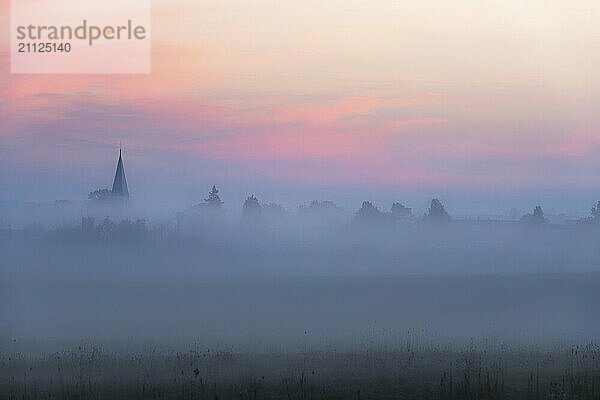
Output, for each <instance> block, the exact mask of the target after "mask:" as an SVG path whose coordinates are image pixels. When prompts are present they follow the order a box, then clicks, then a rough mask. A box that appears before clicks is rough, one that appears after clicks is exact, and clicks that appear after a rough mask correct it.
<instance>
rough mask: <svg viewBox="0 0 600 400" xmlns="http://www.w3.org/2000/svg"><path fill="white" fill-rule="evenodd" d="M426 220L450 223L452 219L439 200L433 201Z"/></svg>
mask: <svg viewBox="0 0 600 400" xmlns="http://www.w3.org/2000/svg"><path fill="white" fill-rule="evenodd" d="M425 219H426V220H429V221H434V222H443V221H450V220H451V219H452V218H451V217H450V215H449V214H448V213H447V212H446V209H445V208H444V205H443V204H442V202H441V201H439V200H438V199H432V200H431V204H430V205H429V210H428V213H427V215H426V216H425Z"/></svg>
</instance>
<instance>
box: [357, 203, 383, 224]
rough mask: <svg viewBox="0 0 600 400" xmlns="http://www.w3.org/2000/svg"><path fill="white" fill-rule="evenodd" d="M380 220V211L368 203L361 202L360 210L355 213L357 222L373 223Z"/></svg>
mask: <svg viewBox="0 0 600 400" xmlns="http://www.w3.org/2000/svg"><path fill="white" fill-rule="evenodd" d="M379 219H381V211H379V209H378V208H377V207H375V206H374V205H373V203H371V202H370V201H363V203H362V206H361V207H360V210H358V211H357V212H356V221H357V222H374V221H377V220H379Z"/></svg>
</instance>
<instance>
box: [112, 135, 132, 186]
mask: <svg viewBox="0 0 600 400" xmlns="http://www.w3.org/2000/svg"><path fill="white" fill-rule="evenodd" d="M112 195H113V196H119V197H129V190H128V189H127V179H125V168H124V167H123V157H122V155H121V146H119V162H118V163H117V171H116V172H115V180H114V181H113V186H112Z"/></svg>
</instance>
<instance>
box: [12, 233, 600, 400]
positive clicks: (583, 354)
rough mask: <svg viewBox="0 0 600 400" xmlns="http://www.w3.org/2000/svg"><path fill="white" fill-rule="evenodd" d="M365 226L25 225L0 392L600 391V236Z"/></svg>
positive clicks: (346, 395) (498, 394) (16, 241)
mask: <svg viewBox="0 0 600 400" xmlns="http://www.w3.org/2000/svg"><path fill="white" fill-rule="evenodd" d="M360 233H361V232H354V231H350V232H347V233H345V234H343V235H342V234H339V235H338V236H337V237H336V236H333V237H332V236H331V235H328V234H327V233H322V234H321V235H320V236H318V235H304V236H301V237H292V238H290V237H276V236H275V235H273V236H270V237H266V238H261V239H260V240H255V239H254V238H253V237H252V236H248V235H246V234H245V233H243V232H242V233H236V234H235V235H231V236H230V237H228V239H227V240H226V241H217V240H215V241H213V242H210V241H207V240H201V239H198V238H186V237H183V238H179V237H174V238H173V239H169V238H166V239H161V240H157V239H155V238H154V237H150V238H144V239H143V240H139V241H128V242H123V243H121V242H120V241H110V240H98V239H96V238H91V239H90V238H87V237H82V236H81V234H80V233H78V234H77V235H75V236H73V235H72V233H70V232H66V233H65V232H60V231H57V232H50V233H45V234H44V233H42V234H39V233H23V232H16V233H15V232H10V233H8V234H6V235H5V236H4V238H3V240H0V250H1V251H2V254H3V257H2V260H0V278H1V279H0V328H1V329H0V399H49V398H50V399H51V398H59V399H159V398H160V399H177V398H181V399H214V400H216V399H289V400H292V399H415V400H416V399H540V400H541V399H580V400H583V399H600V348H599V347H598V345H597V338H599V337H600V319H599V318H598V307H597V305H598V304H600V291H599V290H598V288H599V287H600V274H599V273H598V272H597V269H598V260H599V259H600V258H599V257H598V256H599V254H600V253H598V251H599V248H598V247H597V238H598V236H597V235H594V234H591V233H587V232H585V231H578V230H568V229H566V228H548V229H543V230H540V229H536V230H531V229H525V228H519V227H509V228H504V230H502V229H499V228H498V229H497V228H496V227H486V228H485V229H482V228H480V227H479V226H475V227H471V228H469V227H465V226H463V225H460V226H459V225H455V226H451V227H447V228H435V229H429V228H427V229H426V228H422V229H421V228H420V227H414V228H406V229H403V230H398V231H394V232H391V233H393V235H392V234H389V233H390V232H381V233H379V234H378V235H374V234H372V232H368V231H365V232H364V235H363V236H360V235H359V234H360ZM159 234H160V232H158V233H157V235H159Z"/></svg>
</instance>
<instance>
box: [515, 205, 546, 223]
mask: <svg viewBox="0 0 600 400" xmlns="http://www.w3.org/2000/svg"><path fill="white" fill-rule="evenodd" d="M521 221H522V222H527V223H529V224H532V225H543V224H545V223H546V222H547V220H546V218H544V210H542V207H541V206H535V208H534V209H533V213H532V214H525V215H523V217H522V218H521Z"/></svg>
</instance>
